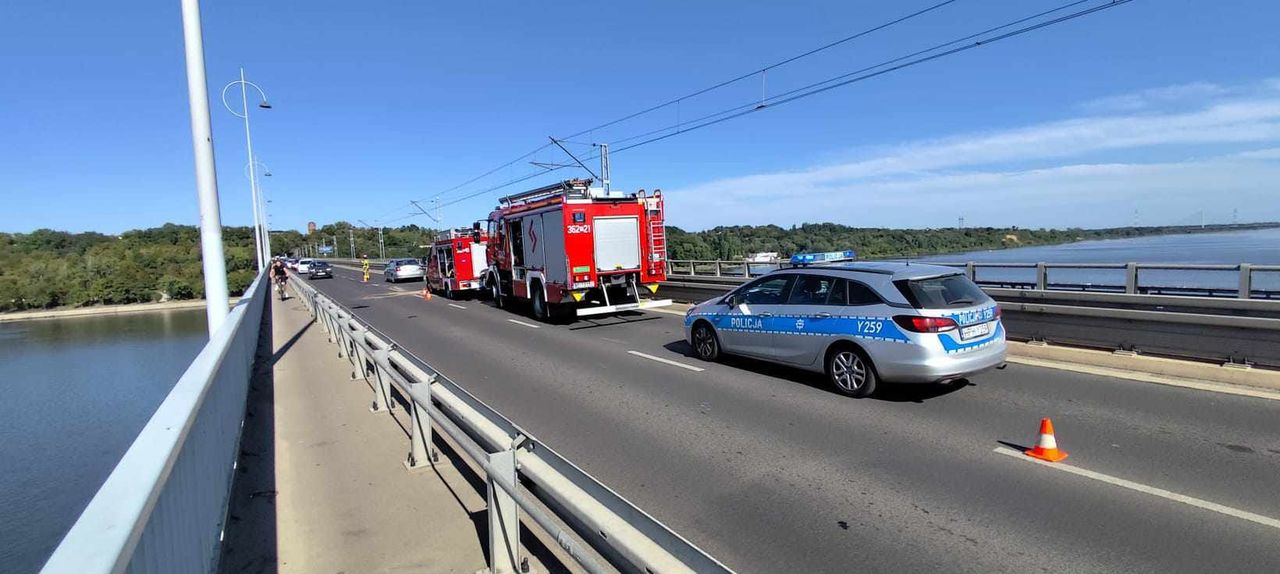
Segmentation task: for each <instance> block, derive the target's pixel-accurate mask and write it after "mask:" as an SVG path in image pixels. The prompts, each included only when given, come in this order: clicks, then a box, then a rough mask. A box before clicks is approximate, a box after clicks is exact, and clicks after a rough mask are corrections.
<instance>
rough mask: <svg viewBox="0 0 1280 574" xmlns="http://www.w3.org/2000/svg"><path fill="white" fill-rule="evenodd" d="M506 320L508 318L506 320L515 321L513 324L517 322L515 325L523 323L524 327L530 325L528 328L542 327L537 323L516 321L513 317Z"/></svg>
mask: <svg viewBox="0 0 1280 574" xmlns="http://www.w3.org/2000/svg"><path fill="white" fill-rule="evenodd" d="M507 320H508V321H511V322H512V323H515V324H517V325H524V326H525V327H530V328H533V329H541V328H542V327H540V326H538V325H534V324H533V323H525V322H524V321H517V320H515V319H507Z"/></svg>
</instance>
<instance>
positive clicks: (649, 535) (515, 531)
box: [290, 281, 731, 574]
mask: <svg viewBox="0 0 1280 574" xmlns="http://www.w3.org/2000/svg"><path fill="white" fill-rule="evenodd" d="M290 283H291V284H292V285H293V287H294V289H295V290H296V291H298V292H299V294H300V296H301V298H302V299H303V300H304V301H305V302H306V305H307V307H308V308H309V309H310V310H311V312H312V314H313V315H314V316H315V317H316V319H317V321H318V322H319V323H320V324H321V326H322V328H323V329H324V330H325V332H327V333H328V335H329V340H330V341H331V342H334V343H336V344H337V345H338V356H339V357H345V358H347V359H348V360H349V361H350V362H351V364H352V366H353V367H354V368H355V370H353V371H352V373H351V378H352V379H362V380H363V381H365V382H366V383H367V384H368V385H369V387H370V389H371V390H372V391H373V401H372V406H371V408H370V410H372V411H373V412H378V413H381V412H388V411H390V410H392V409H394V408H396V407H397V405H398V404H402V406H403V408H405V409H406V410H407V411H408V415H409V417H410V419H411V421H412V425H411V428H412V430H411V432H410V445H409V452H408V456H407V459H406V460H405V466H406V467H408V468H419V467H423V466H427V465H430V464H432V462H433V461H436V460H437V459H438V456H437V453H435V452H432V450H431V449H432V446H431V445H432V440H431V433H432V430H433V426H434V427H436V428H438V429H439V430H441V431H443V432H444V433H445V434H446V435H448V436H449V438H451V439H452V442H453V443H454V444H456V445H459V447H460V448H461V450H462V453H463V454H465V455H466V456H467V457H468V458H469V459H470V460H471V461H472V462H473V463H475V465H476V466H478V467H480V468H481V469H482V471H483V473H484V475H485V479H486V481H487V483H488V500H489V505H488V515H489V536H490V539H489V545H488V548H489V557H488V558H489V568H490V571H492V572H499V573H501V572H518V571H521V565H522V563H523V562H524V557H522V556H520V544H519V518H520V517H519V514H520V513H523V514H524V515H525V516H527V517H528V518H530V519H532V521H533V522H534V523H536V524H537V525H538V526H539V527H541V528H542V529H543V530H544V531H546V532H547V533H548V534H550V535H551V536H552V537H553V538H554V539H555V540H556V541H557V543H558V544H559V545H560V546H561V547H562V548H563V549H564V550H565V551H567V552H568V554H569V555H570V556H571V557H573V559H574V560H575V561H576V562H577V563H578V564H579V565H580V566H582V568H584V569H585V570H586V571H588V572H592V573H596V572H608V571H611V570H610V569H607V568H605V567H604V566H603V565H602V564H601V563H600V562H598V561H597V560H596V558H595V554H593V553H592V552H589V551H588V549H587V548H586V547H584V546H583V544H584V543H585V544H586V545H588V546H589V547H590V548H591V549H594V551H595V553H598V555H599V556H600V557H601V558H603V559H604V561H605V562H607V563H608V564H609V565H611V566H612V567H613V568H616V569H617V570H618V571H622V572H636V573H640V574H645V573H648V574H652V573H657V572H662V573H670V572H700V573H702V572H708V573H714V572H731V570H730V569H729V568H728V567H727V566H725V565H724V564H721V563H720V562H719V561H717V560H716V559H714V558H712V557H711V556H709V555H708V554H707V553H706V552H704V551H702V550H701V549H699V548H698V547H697V546H694V545H693V544H692V543H691V542H689V541H688V540H686V539H684V538H682V537H681V536H680V535H678V534H676V533H675V532H673V531H672V530H671V529H669V528H667V527H666V526H665V525H663V524H662V523H661V522H659V521H657V520H656V519H654V518H653V517H652V516H650V515H648V514H646V513H645V512H644V511H643V510H641V509H639V508H637V507H636V506H635V505H634V504H632V503H631V502H629V501H627V500H626V499H625V498H623V497H622V496H620V495H618V494H617V493H616V492H614V491H613V490H611V489H609V487H607V486H605V485H604V484H602V483H601V482H600V481H598V480H596V479H595V478H593V477H592V476H591V475H589V474H587V473H586V472H585V471H583V470H582V469H580V468H578V467H577V466H575V465H574V464H573V463H572V462H570V461H568V460H567V459H565V458H564V457H562V456H560V455H559V454H558V453H556V452H555V451H554V450H552V449H551V448H550V447H548V446H547V445H545V444H544V443H542V442H541V441H539V440H538V439H537V438H535V437H534V436H533V435H532V434H531V433H529V432H528V431H526V430H524V429H522V428H521V427H519V426H518V425H516V424H515V423H513V422H511V421H510V420H509V419H507V418H506V417H504V416H502V415H501V414H500V413H498V412H497V411H496V410H494V409H493V408H491V407H489V406H488V405H486V404H485V403H484V402H482V401H480V400H479V399H477V398H475V397H474V396H472V395H471V394H470V393H468V392H467V391H466V390H464V389H463V388H462V387H460V386H459V385H458V384H456V383H454V382H453V381H451V380H450V379H449V378H448V377H446V376H444V375H443V374H441V373H440V372H439V371H436V370H435V369H434V368H432V367H431V366H430V365H429V364H428V363H427V362H426V361H423V360H422V359H420V358H418V357H416V356H414V355H413V354H412V353H409V352H408V351H406V350H404V349H401V348H399V347H398V346H397V345H396V343H395V342H394V341H392V340H391V339H390V338H389V337H387V336H385V335H383V334H381V333H379V332H378V331H377V330H376V329H374V328H373V327H372V326H370V325H368V324H367V323H364V322H362V321H361V320H360V319H358V318H357V317H356V316H355V315H354V314H353V313H352V312H351V311H350V310H349V309H347V308H346V307H344V306H342V305H341V304H339V303H337V302H335V301H333V300H331V299H329V298H328V297H326V296H324V295H323V294H321V293H320V292H318V291H317V290H316V289H315V288H314V287H311V286H310V285H307V284H306V283H305V282H303V281H291V282H290ZM397 395H398V397H399V399H400V401H403V403H400V401H398V400H397ZM566 526H567V529H566Z"/></svg>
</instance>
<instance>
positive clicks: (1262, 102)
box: [0, 0, 1280, 232]
mask: <svg viewBox="0 0 1280 574" xmlns="http://www.w3.org/2000/svg"><path fill="white" fill-rule="evenodd" d="M931 3H932V2H929V1H928V0H925V1H921V2H915V1H913V2H883V1H878V2H869V1H851V2H808V1H798V2H791V3H787V4H786V5H785V6H784V5H781V4H778V3H773V2H698V3H687V2H633V3H625V4H618V5H609V4H602V3H599V2H556V3H528V2H523V3H521V2H458V3H428V2H420V3H410V2H404V3H400V2H388V3H376V4H375V3H353V2H332V1H327V0H316V1H312V2H306V3H296V2H274V3H262V2H247V1H239V0H236V1H223V2H212V1H206V2H205V3H204V6H203V9H204V27H205V47H206V58H207V63H208V73H209V78H210V92H211V96H212V97H213V98H214V101H213V102H211V105H212V108H213V112H214V138H215V145H216V150H217V160H218V173H219V184H220V191H221V198H222V205H223V221H224V223H228V224H244V223H247V222H248V221H249V200H248V183H247V180H246V179H245V177H244V175H243V170H244V166H245V162H246V156H245V151H244V140H243V138H244V134H243V131H242V129H241V125H240V124H239V123H238V120H237V119H236V118H235V117H234V116H232V115H231V114H230V113H228V112H227V111H226V110H225V109H223V108H222V106H221V103H220V102H218V101H217V94H218V92H219V91H220V90H221V88H222V86H223V85H224V84H225V83H227V82H229V81H231V80H233V79H234V78H235V77H236V75H237V73H238V72H237V69H238V67H239V66H241V65H244V66H245V67H246V68H247V70H248V74H249V78H250V79H251V80H253V81H256V82H258V83H259V84H261V85H262V86H263V88H265V89H266V90H267V93H268V95H269V97H270V98H271V100H272V103H273V104H274V106H275V108H274V109H272V110H270V111H265V112H262V113H256V112H255V115H254V116H253V122H254V124H253V125H254V134H255V137H254V145H255V151H256V152H257V154H258V157H259V159H260V160H261V161H263V162H264V163H265V164H266V165H268V166H269V167H270V169H271V171H272V174H273V175H272V177H270V178H267V179H265V180H264V182H263V187H264V189H265V191H266V193H267V195H268V197H269V198H270V199H271V200H272V204H271V207H270V211H271V214H272V221H273V224H274V225H275V226H276V227H287V228H302V227H303V226H305V224H306V222H307V221H308V220H314V221H317V222H321V223H324V222H329V221H333V220H338V219H345V220H352V221H354V220H356V219H363V220H365V221H368V222H370V223H379V222H383V223H388V224H392V225H398V224H401V223H408V222H416V223H419V224H423V225H431V224H432V223H433V222H432V221H430V220H429V219H427V218H426V217H421V216H419V217H407V216H409V214H410V213H411V211H410V209H409V208H408V200H410V199H418V200H426V199H429V198H431V197H433V196H435V195H437V194H439V193H440V192H441V191H443V190H445V189H448V188H450V187H453V186H455V185H456V184H458V183H460V182H462V181H465V180H467V179H469V178H471V177H472V176H474V175H477V174H479V173H481V172H484V171H486V170H488V169H490V168H492V167H495V166H497V165H498V164H500V163H503V162H505V161H507V160H510V159H513V158H515V157H517V156H519V155H520V154H522V153H524V152H526V151H529V150H531V149H534V148H536V147H538V146H541V145H542V144H544V143H546V141H547V139H546V138H547V136H548V135H557V136H564V135H568V134H571V133H574V132H577V131H579V130H581V129H584V128H587V127H590V126H592V125H597V124H599V123H602V122H605V121H608V120H611V119H614V118H617V117H619V116H622V115H625V114H628V113H630V112H633V111H636V110H639V109H642V108H645V107H648V106H650V105H653V104H656V103H660V102H663V101H666V100H669V99H671V98H674V97H676V96H680V95H683V94H685V93H689V92H691V91H694V90H697V89H699V88H702V87H705V86H708V85H711V84H713V83H716V82H718V81H720V80H722V79H727V78H730V77H733V76H736V75H738V74H741V73H745V72H750V71H752V70H754V69H759V68H760V67H762V66H763V65H765V64H769V63H772V62H775V61H778V60H780V59H783V58H785V57H788V56H791V55H793V54H797V53H800V52H804V51H806V50H808V49H810V48H812V47H816V46H819V45H821V44H824V43H826V42H828V41H831V40H835V39H838V38H840V37H843V36H847V35H849V34H851V33H853V32H857V31H859V30H862V29H865V28H868V27H870V26H872V25H875V24H878V23H881V22H884V21H888V20H892V19H894V18H896V17H899V16H902V15H905V14H907V13H909V12H912V11H914V10H916V9H919V8H923V7H925V6H927V5H928V4H931ZM1062 3H1064V2H1063V1H1062V0H1060V1H1059V2H1049V1H1042V0H1007V1H1005V0H996V1H979V0H958V1H956V2H954V3H952V4H951V5H948V6H946V7H944V8H941V9H939V10H937V11H935V12H933V13H930V14H929V15H927V16H922V17H920V18H917V19H913V20H911V21H909V22H907V23H904V24H902V25H899V26H895V27H893V28H890V29H887V30H884V31H882V32H878V33H875V34H872V35H869V36H867V37H865V38H861V39H859V40H856V41H854V42H850V43H848V44H845V45H842V46H840V47H838V48H834V49H832V50H829V51H826V52H823V53H821V54H820V55H817V56H814V57H811V58H806V59H804V60H801V61H799V62H796V63H794V64H791V65H788V66H786V67H783V68H779V69H777V70H773V71H771V72H769V73H768V74H767V76H766V78H765V80H764V82H763V86H762V85H761V82H760V80H759V79H758V78H752V79H751V80H748V81H744V82H740V83H738V84H735V85H732V86H729V87H727V88H725V89H722V90H717V91H716V92H713V93H710V94H707V95H705V96H702V97H699V98H695V99H690V100H687V101H685V102H682V103H681V105H680V107H679V110H677V109H675V107H674V106H673V107H669V108H664V109H662V110H659V111H657V112H654V113H652V114H648V115H646V116H643V117H640V118H637V119H636V120H633V121H629V122H626V123H624V124H620V125H617V126H613V127H611V128H609V129H605V130H601V131H599V132H594V133H591V134H587V135H583V136H580V137H578V138H575V139H574V141H575V142H578V143H575V144H573V145H571V149H573V150H574V151H575V152H577V153H590V147H589V146H587V145H585V144H587V143H589V142H592V141H605V142H611V141H617V140H619V139H622V138H625V137H627V136H630V135H633V134H636V133H641V132H645V131H649V130H653V129H657V128H661V127H664V126H667V125H669V124H672V123H675V122H676V121H678V120H679V121H684V120H686V119H687V118H690V117H696V116H697V115H699V114H702V113H707V112H709V111H716V110H719V109H722V108H725V107H729V106H732V105H737V104H741V103H743V102H744V101H747V102H749V101H752V100H753V99H755V98H759V97H760V95H761V93H762V88H763V93H764V94H766V95H771V94H776V93H780V92H782V91H785V90H788V89H791V88H793V87H796V86H799V85H803V84H806V83H809V82H812V81H816V80H819V79H822V78H825V77H828V76H832V75H835V74H838V73H842V72H845V71H848V70H852V69H857V68H860V67H862V66H866V65H869V64H872V63H875V62H879V61H882V60H885V59H889V58H892V57H896V56H899V55H902V54H904V53H906V52H910V51H913V50H916V49H919V48H923V47H927V46H929V45H932V44H936V43H939V42H942V41H946V40H950V39H953V38H956V37H959V36H963V35H966V34H968V33H971V32H974V31H977V30H981V29H984V28H987V27H990V26H993V25H996V24H1000V23H1004V22H1006V21H1009V20H1012V19H1015V18H1018V17H1021V16H1025V15H1029V14H1032V13H1035V12H1038V11H1041V10H1045V9H1048V8H1051V7H1055V6H1058V5H1060V4H1062ZM1277 21H1280V5H1278V4H1277V3H1275V2H1269V1H1263V0H1256V1H1242V2H1230V3H1210V2H1196V1H1191V0H1137V1H1135V2H1132V3H1130V4H1128V5H1125V6H1121V7H1119V8H1116V9H1113V10H1107V11H1104V12H1102V13H1100V14H1096V15H1093V16H1089V17H1086V18H1082V19H1080V20H1076V21H1073V22H1070V23H1066V24H1064V25H1061V26H1056V27H1052V28H1049V29H1046V30H1042V31H1039V32H1035V33H1032V34H1029V35H1026V36H1024V37H1020V38H1015V39H1011V40H1008V41H1005V42H1000V43H996V44H993V45H990V46H987V47H984V48H980V49H978V50H973V51H970V52H967V53H964V54H959V55H956V56H954V57H950V58H946V59H942V60H939V61H935V62H931V63H927V64H923V65H920V66H916V67H912V68H909V69H905V70H901V71H898V72H895V73H892V74H888V75H886V76H882V77H879V78H876V79H873V80H869V81H866V82H861V83H857V84H854V85H851V86H848V87H845V88H841V89H837V90H832V91H830V92H826V93H824V94H821V95H817V96H814V97H812V98H808V99H805V100H802V101H798V102H795V103H793V104H790V105H787V106H782V107H777V108H776V109H770V110H767V111H764V112H761V113H756V114H751V115H749V116H747V117H744V118H741V119H738V120H734V121H730V122H726V123H723V124H719V125H717V126H713V127H709V128H707V129H703V130H699V131H696V132H690V133H687V134H683V135H680V136H678V137H674V138H671V139H668V140H665V141H663V142H661V143H655V144H652V145H648V146H645V147H641V148H636V149H634V150H629V151H627V152H625V153H618V154H615V155H614V157H613V183H614V186H615V187H622V188H628V189H634V188H646V189H653V188H655V187H658V188H662V189H664V190H665V191H666V192H667V193H668V198H669V202H668V215H669V219H670V220H671V222H672V223H673V224H677V225H680V226H683V227H686V228H689V229H701V228H706V227H710V226H715V225H723V224H763V223H776V224H779V225H790V224H793V223H801V222H806V221H836V222H841V223H847V224H852V225H859V226H893V227H934V226H949V225H954V224H955V222H956V220H957V218H958V217H959V216H964V217H965V218H966V220H967V222H968V224H969V225H1022V226H1032V227H1040V226H1059V227H1060V226H1071V225H1079V226H1090V227H1093V226H1113V225H1127V224H1129V223H1131V222H1132V221H1133V219H1134V212H1135V210H1136V211H1137V214H1138V219H1139V221H1140V222H1141V223H1143V224H1161V223H1178V222H1184V223H1185V222H1188V221H1190V220H1191V219H1193V218H1194V214H1196V213H1197V212H1198V211H1200V210H1204V211H1205V212H1206V216H1207V218H1208V219H1210V220H1227V219H1229V218H1230V216H1231V211H1232V210H1233V209H1238V210H1239V213H1240V219H1241V220H1262V219H1269V220H1276V219H1280V201H1276V198H1277V197H1280V66H1277V64H1276V62H1280V36H1277V34H1276V32H1275V26H1274V24H1275V22H1277ZM0 68H2V69H4V70H5V72H6V73H5V76H6V80H7V81H6V86H5V89H4V90H0V126H3V129H0V196H2V197H3V198H4V199H5V202H4V204H5V209H3V210H0V230H5V231H29V230H31V229H35V228H38V227H53V228H59V229H69V230H99V231H106V232H116V231H121V230H124V229H130V228H136V227H146V226H152V225H159V224H161V223H164V222H178V223H194V222H196V221H197V211H196V202H195V191H194V177H193V174H192V154H191V139H190V125H189V118H188V112H187V101H186V89H185V88H186V84H185V75H184V73H185V72H184V68H183V53H182V37H181V26H180V13H179V4H178V2H163V3H144V2H128V3H90V2H67V1H57V0H54V1H48V2H37V1H33V0H27V1H19V2H17V3H6V5H5V6H4V7H3V8H0ZM615 147H618V146H616V145H615ZM530 159H536V160H538V161H545V162H565V161H567V158H566V157H565V156H564V155H563V154H561V153H559V152H558V151H557V150H554V149H551V150H543V151H541V152H539V153H538V154H537V155H536V156H534V157H533V158H530ZM593 167H594V166H593ZM533 171H535V168H533V167H532V166H529V165H528V164H527V163H525V162H520V163H518V164H516V165H514V166H512V167H509V168H506V169H504V170H500V171H499V172H497V173H495V174H494V175H492V176H491V177H489V178H486V179H483V180H481V181H478V182H476V183H474V184H472V185H470V186H466V187H464V188H462V189H459V190H457V191H454V192H452V193H450V194H447V195H445V196H443V198H442V201H443V202H444V203H451V202H452V201H454V200H457V199H458V198H460V197H462V196H464V195H468V194H469V193H474V192H476V191H479V190H482V189H484V188H485V187H488V186H491V185H494V184H497V183H500V182H503V181H507V180H509V179H512V178H515V177H518V176H522V175H524V174H528V173H532V172H533ZM580 174H582V172H581V171H576V170H562V171H560V172H557V173H553V174H548V175H545V176H543V177H542V178H537V179H533V180H530V181H528V182H527V183H522V184H519V185H517V186H513V187H511V188H508V189H506V190H504V191H512V192H514V191H519V190H521V189H524V188H526V187H533V186H535V185H538V184H541V183H545V182H549V181H553V180H555V179H556V178H558V177H560V176H569V175H573V176H576V175H580ZM497 195H498V194H497V193H489V194H484V195H481V196H479V197H476V198H474V199H470V200H466V201H460V202H457V203H453V204H451V205H447V206H446V207H445V208H444V209H443V213H444V216H445V221H446V223H448V224H452V225H465V224H467V223H469V222H470V221H472V220H474V219H477V218H480V217H483V216H484V215H486V214H487V213H488V210H489V208H491V207H492V205H493V201H494V198H495V197H496V196H497Z"/></svg>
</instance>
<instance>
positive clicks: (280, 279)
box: [271, 259, 289, 301]
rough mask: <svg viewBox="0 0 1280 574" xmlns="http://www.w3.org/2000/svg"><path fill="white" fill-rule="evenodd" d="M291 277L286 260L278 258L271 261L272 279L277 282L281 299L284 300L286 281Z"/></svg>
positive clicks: (277, 289)
mask: <svg viewBox="0 0 1280 574" xmlns="http://www.w3.org/2000/svg"><path fill="white" fill-rule="evenodd" d="M288 279H289V272H288V271H287V270H286V269H285V266H284V261H283V260H281V259H276V260H274V261H272V262H271V280H272V281H274V282H275V284H276V293H277V294H278V295H279V296H280V300H281V301H284V282H285V281H287V280H288Z"/></svg>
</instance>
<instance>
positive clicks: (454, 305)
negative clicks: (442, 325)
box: [449, 303, 466, 309]
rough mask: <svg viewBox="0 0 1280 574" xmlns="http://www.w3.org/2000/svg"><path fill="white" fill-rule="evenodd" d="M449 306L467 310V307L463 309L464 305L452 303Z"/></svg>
mask: <svg viewBox="0 0 1280 574" xmlns="http://www.w3.org/2000/svg"><path fill="white" fill-rule="evenodd" d="M449 306H450V307H453V308H454V309H466V307H463V306H462V305H458V304H455V303H450V304H449Z"/></svg>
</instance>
